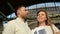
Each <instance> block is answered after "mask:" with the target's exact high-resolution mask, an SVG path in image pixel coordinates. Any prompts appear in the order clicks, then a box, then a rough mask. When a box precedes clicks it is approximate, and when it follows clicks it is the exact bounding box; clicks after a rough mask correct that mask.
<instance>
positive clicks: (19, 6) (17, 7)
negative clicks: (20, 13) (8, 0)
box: [15, 5, 26, 16]
mask: <svg viewBox="0 0 60 34" xmlns="http://www.w3.org/2000/svg"><path fill="white" fill-rule="evenodd" d="M21 7H26V6H25V5H18V6H16V7H15V15H16V16H17V10H18V9H19V8H21Z"/></svg>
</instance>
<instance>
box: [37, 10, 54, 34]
mask: <svg viewBox="0 0 60 34" xmlns="http://www.w3.org/2000/svg"><path fill="white" fill-rule="evenodd" d="M39 12H44V13H45V14H46V18H47V20H46V21H45V24H46V25H49V26H50V27H51V29H52V31H53V34H54V30H53V27H52V24H53V23H52V22H51V20H50V18H49V16H48V14H47V11H46V10H39V11H38V12H37V16H38V14H39ZM38 26H39V22H38V23H37V27H38Z"/></svg>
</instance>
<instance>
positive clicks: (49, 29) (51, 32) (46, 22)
mask: <svg viewBox="0 0 60 34" xmlns="http://www.w3.org/2000/svg"><path fill="white" fill-rule="evenodd" d="M37 21H38V25H37V27H36V28H35V29H33V30H32V32H33V33H34V34H60V31H59V29H58V28H57V27H56V26H55V25H54V24H53V23H52V22H51V21H50V19H49V17H48V15H47V12H46V11H45V10H39V11H38V12H37Z"/></svg>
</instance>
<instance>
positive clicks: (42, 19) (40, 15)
mask: <svg viewBox="0 0 60 34" xmlns="http://www.w3.org/2000/svg"><path fill="white" fill-rule="evenodd" d="M37 20H38V22H40V23H41V22H45V21H46V20H47V18H46V13H45V12H43V11H41V12H39V13H38V16H37Z"/></svg>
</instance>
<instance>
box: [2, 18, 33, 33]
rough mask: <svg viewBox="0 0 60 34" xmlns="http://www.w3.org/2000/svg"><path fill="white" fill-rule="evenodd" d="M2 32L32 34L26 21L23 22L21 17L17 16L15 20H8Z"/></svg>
mask: <svg viewBox="0 0 60 34" xmlns="http://www.w3.org/2000/svg"><path fill="white" fill-rule="evenodd" d="M2 34H32V33H31V31H30V28H29V27H28V25H27V23H24V20H23V19H21V18H17V19H15V20H12V21H9V22H8V24H7V26H6V27H5V28H4V31H3V33H2Z"/></svg>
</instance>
